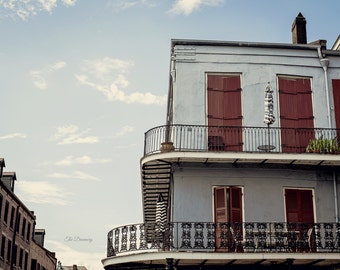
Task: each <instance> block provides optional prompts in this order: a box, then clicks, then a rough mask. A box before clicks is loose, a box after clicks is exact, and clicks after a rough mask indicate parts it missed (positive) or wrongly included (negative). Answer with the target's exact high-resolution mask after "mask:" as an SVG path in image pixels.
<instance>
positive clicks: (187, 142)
mask: <svg viewBox="0 0 340 270" xmlns="http://www.w3.org/2000/svg"><path fill="white" fill-rule="evenodd" d="M339 135H340V129H327V128H313V129H310V128H279V127H245V126H243V127H232V126H224V127H220V126H201V125H168V126H166V125H165V126H159V127H155V128H153V129H150V130H149V131H147V132H146V133H145V144H144V155H145V156H146V155H150V154H153V153H159V152H162V151H167V149H165V148H164V143H165V142H171V143H172V144H173V148H171V150H174V151H197V152H203V151H204V152H207V151H213V152H248V153H254V152H272V153H306V152H316V153H320V152H321V153H336V154H338V153H339V150H340V149H339V144H338V140H337V138H338V137H340V136H339Z"/></svg>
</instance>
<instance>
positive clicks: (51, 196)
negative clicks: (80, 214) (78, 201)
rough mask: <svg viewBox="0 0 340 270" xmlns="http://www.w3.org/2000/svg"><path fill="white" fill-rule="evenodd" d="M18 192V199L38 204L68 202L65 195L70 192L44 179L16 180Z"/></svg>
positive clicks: (61, 203) (64, 203)
mask: <svg viewBox="0 0 340 270" xmlns="http://www.w3.org/2000/svg"><path fill="white" fill-rule="evenodd" d="M17 188H18V190H19V191H18V192H19V193H21V195H20V199H22V200H23V201H27V202H32V203H38V204H56V205H66V204H68V201H67V199H66V198H67V197H68V196H70V195H71V193H70V192H68V191H65V190H63V189H62V188H60V187H58V186H57V185H55V184H51V183H49V182H46V181H41V182H35V181H22V180H21V181H18V182H17Z"/></svg>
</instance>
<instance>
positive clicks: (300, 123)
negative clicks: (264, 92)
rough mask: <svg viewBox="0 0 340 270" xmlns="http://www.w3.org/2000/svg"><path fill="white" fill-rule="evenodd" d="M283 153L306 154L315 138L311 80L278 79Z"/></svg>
mask: <svg viewBox="0 0 340 270" xmlns="http://www.w3.org/2000/svg"><path fill="white" fill-rule="evenodd" d="M278 88H279V105H280V126H281V128H282V130H281V142H282V151H283V152H304V151H305V149H306V146H307V145H308V142H309V140H310V139H312V138H314V130H313V128H314V120H313V119H314V117H313V105H312V96H311V93H312V92H311V84H310V79H309V78H288V77H279V78H278Z"/></svg>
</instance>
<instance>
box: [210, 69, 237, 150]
mask: <svg viewBox="0 0 340 270" xmlns="http://www.w3.org/2000/svg"><path fill="white" fill-rule="evenodd" d="M207 85H208V125H209V139H210V145H209V148H210V149H211V150H226V151H240V150H241V148H242V133H241V128H239V129H238V128H228V127H233V126H235V127H241V126H242V109H241V80H240V76H239V75H208V81H207ZM214 126H215V127H214Z"/></svg>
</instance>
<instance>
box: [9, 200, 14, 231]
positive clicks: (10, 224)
mask: <svg viewBox="0 0 340 270" xmlns="http://www.w3.org/2000/svg"><path fill="white" fill-rule="evenodd" d="M14 215H15V207H14V206H12V210H11V219H10V221H9V226H10V227H11V228H12V229H13V224H14Z"/></svg>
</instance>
